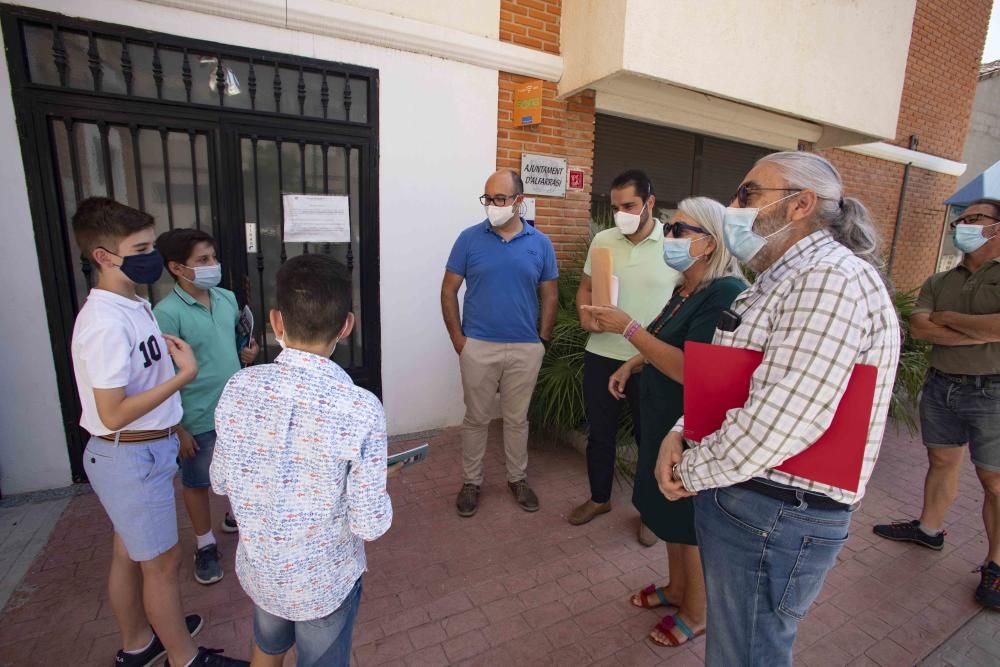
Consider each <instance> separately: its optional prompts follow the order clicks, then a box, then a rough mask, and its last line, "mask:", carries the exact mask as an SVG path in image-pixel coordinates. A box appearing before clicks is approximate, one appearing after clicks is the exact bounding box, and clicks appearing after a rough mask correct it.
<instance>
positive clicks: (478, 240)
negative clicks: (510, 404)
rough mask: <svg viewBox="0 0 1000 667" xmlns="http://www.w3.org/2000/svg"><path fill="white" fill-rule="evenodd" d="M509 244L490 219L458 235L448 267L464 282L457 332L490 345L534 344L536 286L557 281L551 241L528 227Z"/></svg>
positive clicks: (536, 309)
mask: <svg viewBox="0 0 1000 667" xmlns="http://www.w3.org/2000/svg"><path fill="white" fill-rule="evenodd" d="M521 222H522V224H523V225H524V229H523V230H521V232H519V233H518V234H517V236H515V237H514V238H512V239H511V240H510V241H504V240H503V238H502V237H501V236H500V235H499V234H497V233H496V232H495V231H493V227H492V226H491V225H490V222H489V220H484V221H483V222H481V223H479V224H477V225H473V226H472V227H469V228H468V229H466V230H465V231H463V232H462V233H461V234H460V235H459V237H458V240H457V241H455V246H454V247H453V248H452V249H451V255H450V256H449V257H448V265H447V269H448V271H450V272H451V273H457V274H458V275H460V276H462V277H463V278H465V302H464V303H465V308H464V310H463V313H462V332H463V333H464V334H465V335H466V336H468V337H470V338H475V339H477V340H485V341H489V342H492V343H537V342H538V340H539V339H538V285H539V284H540V283H543V282H546V281H548V280H555V279H556V278H558V277H559V269H558V267H557V266H556V251H555V249H554V248H553V247H552V241H550V240H549V237H547V236H546V235H545V234H543V233H541V232H540V231H538V230H537V229H535V228H534V227H532V226H531V225H529V224H528V223H526V222H524V221H523V220H522V221H521Z"/></svg>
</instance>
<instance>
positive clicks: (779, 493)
mask: <svg viewBox="0 0 1000 667" xmlns="http://www.w3.org/2000/svg"><path fill="white" fill-rule="evenodd" d="M736 486H739V487H742V488H744V489H747V490H749V491H754V492H756V493H759V494H761V495H764V496H768V497H769V498H774V499H775V500H780V501H782V502H785V503H788V504H789V505H798V504H799V494H800V493H801V494H802V496H803V498H802V499H803V500H804V501H805V502H806V504H807V505H808V506H809V507H820V508H822V509H828V510H849V509H851V507H852V506H851V505H848V504H846V503H842V502H839V501H836V500H834V499H833V498H831V497H830V496H825V495H823V494H822V493H813V492H811V491H806V490H805V489H795V488H792V487H790V486H775V485H774V484H772V483H770V482H762V481H760V480H758V479H749V480H747V481H745V482H741V483H739V484H737V485H736Z"/></svg>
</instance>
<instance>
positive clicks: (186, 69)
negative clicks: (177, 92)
mask: <svg viewBox="0 0 1000 667" xmlns="http://www.w3.org/2000/svg"><path fill="white" fill-rule="evenodd" d="M181 80H182V81H184V97H185V99H187V101H188V104H191V61H190V59H189V58H188V50H187V49H184V63H183V64H182V65H181Z"/></svg>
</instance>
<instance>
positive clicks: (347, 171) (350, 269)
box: [344, 144, 361, 368]
mask: <svg viewBox="0 0 1000 667" xmlns="http://www.w3.org/2000/svg"><path fill="white" fill-rule="evenodd" d="M344 184H345V186H346V189H347V229H348V231H349V232H350V239H349V240H348V242H347V274H348V275H349V276H351V283H352V285H353V283H354V252H353V250H352V249H353V248H354V230H353V229H352V225H351V203H352V202H351V145H350V144H348V145H346V146H344ZM353 289H354V288H353V287H352V288H351V290H352V293H351V312H354V294H353ZM355 317H358V315H357V314H355ZM358 319H359V320H360V319H361V318H360V317H358ZM354 335H355V332H354V329H351V335H350V340H349V341H348V342H347V349H348V352H349V354H350V357H349V358H350V362H349V365H348V368H354Z"/></svg>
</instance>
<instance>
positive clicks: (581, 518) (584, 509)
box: [567, 500, 611, 526]
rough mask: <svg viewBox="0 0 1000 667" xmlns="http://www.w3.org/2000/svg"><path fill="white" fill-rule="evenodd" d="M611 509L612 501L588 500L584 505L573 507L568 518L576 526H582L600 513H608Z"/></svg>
mask: <svg viewBox="0 0 1000 667" xmlns="http://www.w3.org/2000/svg"><path fill="white" fill-rule="evenodd" d="M610 511H611V503H595V502H594V501H593V500H588V501H587V502H585V503H583V504H582V505H580V506H578V507H575V508H573V511H572V512H570V513H569V517H567V519H568V520H569V522H570V523H571V524H573V525H574V526H582V525H583V524H585V523H587V522H588V521H590V520H591V519H593V518H594V517H595V516H597V515H599V514H607V513H608V512H610Z"/></svg>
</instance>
